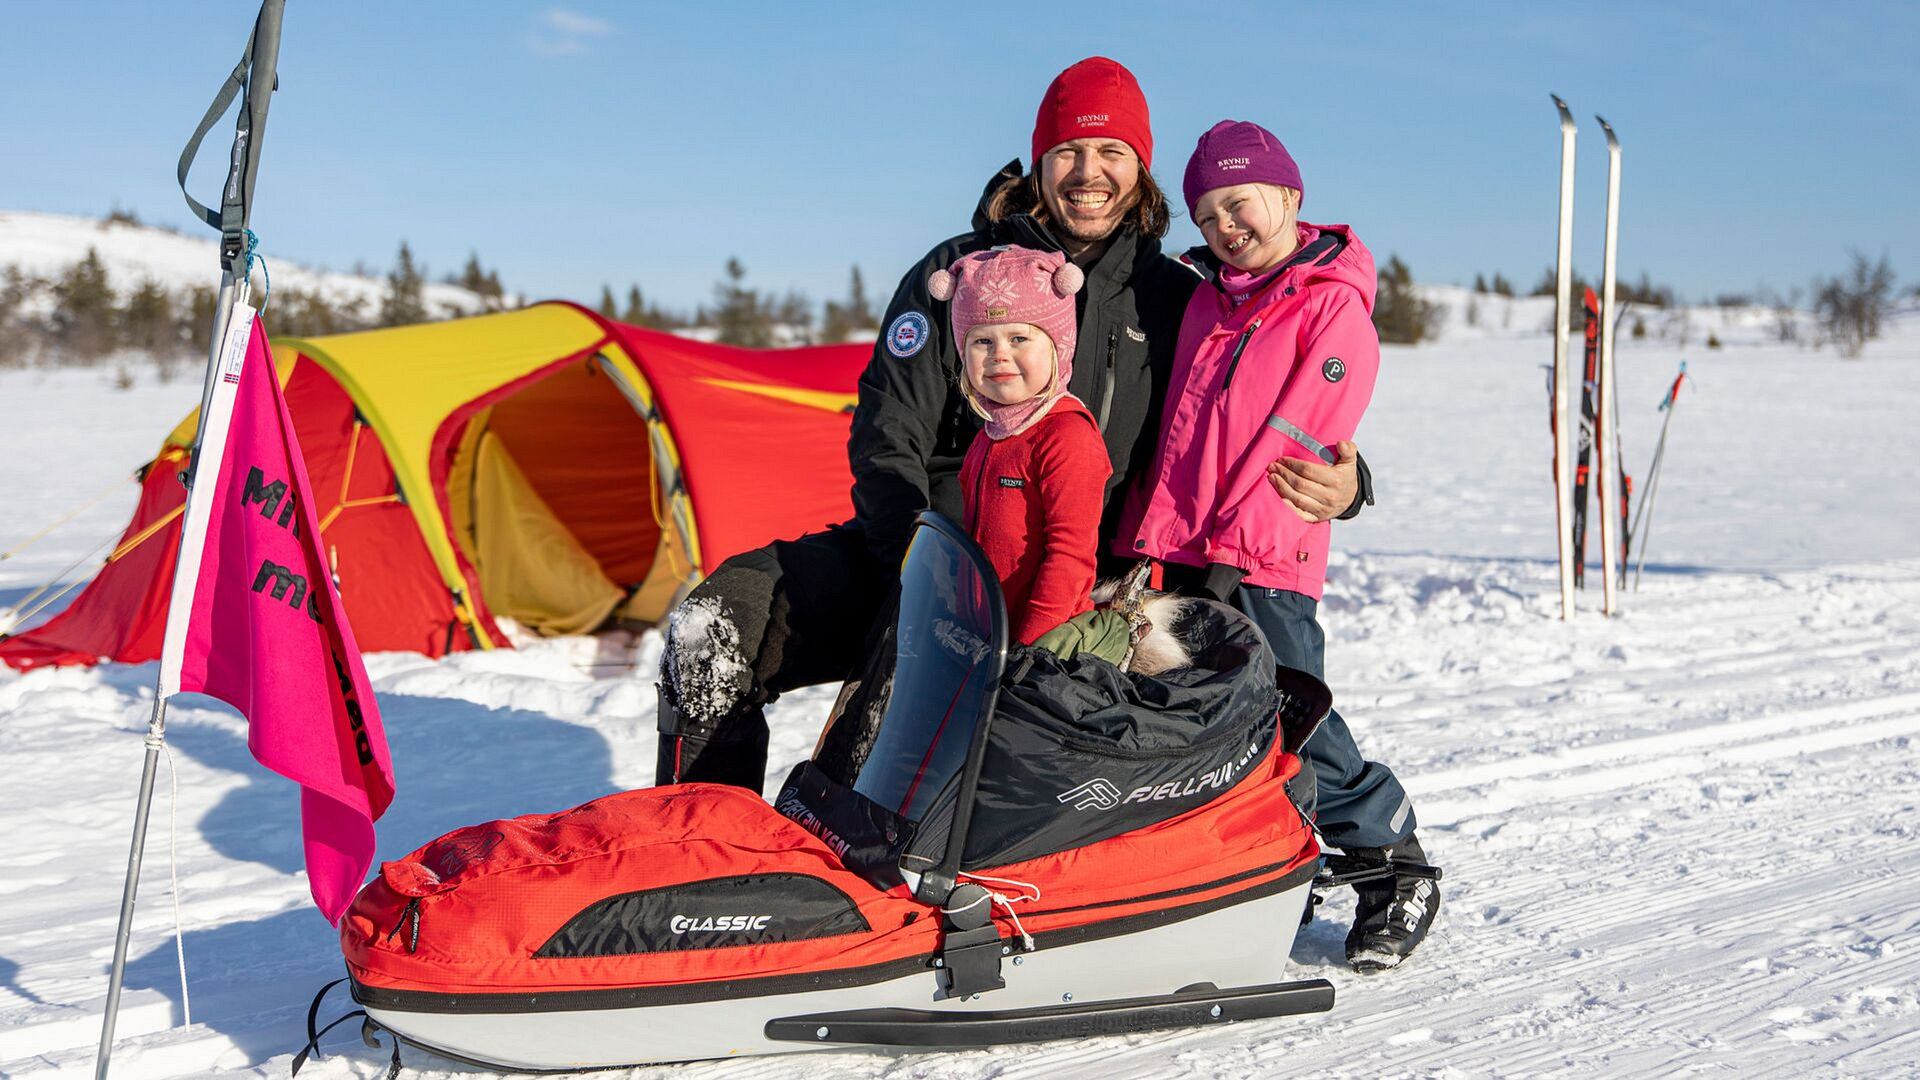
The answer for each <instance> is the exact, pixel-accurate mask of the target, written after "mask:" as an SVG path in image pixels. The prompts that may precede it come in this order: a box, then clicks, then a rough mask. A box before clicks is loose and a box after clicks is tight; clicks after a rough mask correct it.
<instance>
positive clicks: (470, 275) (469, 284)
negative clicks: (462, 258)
mask: <svg viewBox="0 0 1920 1080" xmlns="http://www.w3.org/2000/svg"><path fill="white" fill-rule="evenodd" d="M454 284H456V285H459V286H460V287H461V288H464V289H466V290H468V291H469V292H472V293H473V294H474V295H475V296H478V297H479V298H480V302H481V304H482V305H483V306H484V307H485V308H486V310H488V311H499V310H500V308H501V306H502V301H503V300H504V298H505V293H506V290H505V289H503V288H501V287H500V275H499V274H498V273H496V272H494V271H491V270H487V269H485V268H484V267H482V266H481V265H480V253H479V252H477V251H475V252H470V253H469V254H468V255H467V265H466V266H465V267H463V268H462V269H461V271H460V276H459V277H458V278H455V279H454Z"/></svg>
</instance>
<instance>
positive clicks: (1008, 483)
mask: <svg viewBox="0 0 1920 1080" xmlns="http://www.w3.org/2000/svg"><path fill="white" fill-rule="evenodd" d="M1000 486H1001V487H1003V488H1023V487H1026V486H1027V482H1026V481H1025V480H1022V479H1020V478H1019V477H1017V476H1003V477H1001V478H1000Z"/></svg>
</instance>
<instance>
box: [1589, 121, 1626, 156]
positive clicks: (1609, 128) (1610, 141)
mask: <svg viewBox="0 0 1920 1080" xmlns="http://www.w3.org/2000/svg"><path fill="white" fill-rule="evenodd" d="M1593 118H1594V119H1595V120H1598V121H1600V130H1601V131H1604V132H1606V133H1607V149H1609V150H1618V149H1620V140H1619V139H1618V138H1617V137H1616V136H1615V135H1614V134H1613V125H1612V124H1609V123H1607V118H1606V117H1604V116H1601V115H1600V114H1599V113H1594V114H1593Z"/></svg>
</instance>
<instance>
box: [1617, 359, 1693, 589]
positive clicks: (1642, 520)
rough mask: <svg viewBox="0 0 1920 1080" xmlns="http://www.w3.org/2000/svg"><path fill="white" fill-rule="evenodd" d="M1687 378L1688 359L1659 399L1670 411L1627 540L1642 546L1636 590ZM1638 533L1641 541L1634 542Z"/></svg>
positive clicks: (1635, 568) (1636, 565) (1635, 571)
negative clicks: (1677, 405) (1669, 431)
mask: <svg viewBox="0 0 1920 1080" xmlns="http://www.w3.org/2000/svg"><path fill="white" fill-rule="evenodd" d="M1686 378H1687V362H1686V361H1685V360H1682V361H1680V373H1679V374H1678V375H1675V376H1674V377H1673V385H1672V386H1669V387H1668V388H1667V396H1666V397H1664V398H1662V399H1660V411H1661V412H1664V413H1666V414H1667V418H1666V419H1665V420H1662V421H1660V441H1659V443H1657V444H1656V445H1655V446H1654V450H1653V464H1651V465H1649V466H1647V493H1646V494H1645V495H1642V496H1641V497H1640V509H1639V510H1638V511H1636V512H1635V513H1634V515H1633V525H1632V527H1631V528H1629V529H1628V530H1627V543H1628V544H1629V545H1631V546H1635V547H1638V548H1639V549H1640V557H1639V558H1638V559H1637V560H1636V561H1635V562H1634V565H1633V591H1634V592H1639V591H1640V573H1641V571H1643V570H1645V569H1646V566H1647V539H1646V534H1645V533H1644V532H1642V530H1643V529H1647V530H1650V529H1651V528H1652V527H1653V497H1654V494H1655V493H1656V492H1658V491H1659V490H1660V463H1661V462H1662V461H1663V460H1664V459H1665V458H1666V454H1667V429H1668V428H1669V427H1671V426H1672V425H1673V410H1674V404H1675V403H1676V402H1677V401H1679V399H1680V384H1681V383H1682V382H1685V381H1686ZM1635 537H1638V538H1639V543H1638V544H1635V543H1634V539H1635Z"/></svg>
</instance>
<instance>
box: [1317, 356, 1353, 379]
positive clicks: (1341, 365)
mask: <svg viewBox="0 0 1920 1080" xmlns="http://www.w3.org/2000/svg"><path fill="white" fill-rule="evenodd" d="M1320 374H1322V375H1325V376H1326V377H1327V381H1328V382H1339V381H1340V380H1341V379H1344V378H1346V377H1347V362H1346V361H1345V360H1342V359H1340V358H1339V357H1337V356H1329V357H1327V362H1326V363H1324V364H1321V365H1320Z"/></svg>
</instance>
